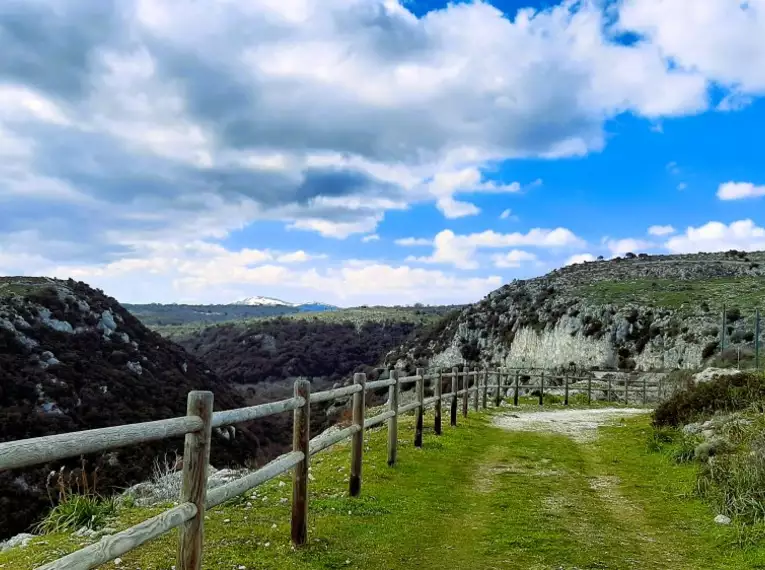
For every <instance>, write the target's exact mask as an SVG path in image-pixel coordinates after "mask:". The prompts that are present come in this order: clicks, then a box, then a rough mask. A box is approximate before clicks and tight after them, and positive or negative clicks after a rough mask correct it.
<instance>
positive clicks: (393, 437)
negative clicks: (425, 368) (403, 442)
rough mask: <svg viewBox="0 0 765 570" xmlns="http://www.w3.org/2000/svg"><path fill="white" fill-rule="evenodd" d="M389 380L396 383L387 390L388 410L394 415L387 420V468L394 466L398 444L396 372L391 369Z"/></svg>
mask: <svg viewBox="0 0 765 570" xmlns="http://www.w3.org/2000/svg"><path fill="white" fill-rule="evenodd" d="M389 378H390V379H391V380H395V381H396V383H395V384H393V385H391V386H390V387H389V388H388V410H389V411H391V412H395V413H396V415H395V416H393V417H392V418H390V419H389V420H388V466H389V467H392V466H394V465H395V464H396V448H397V445H396V444H397V443H398V394H399V384H398V370H394V369H392V368H391V370H390V372H389Z"/></svg>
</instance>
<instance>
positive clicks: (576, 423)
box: [494, 408, 650, 442]
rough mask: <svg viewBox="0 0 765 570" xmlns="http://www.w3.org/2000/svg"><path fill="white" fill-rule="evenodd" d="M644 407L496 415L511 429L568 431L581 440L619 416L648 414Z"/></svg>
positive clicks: (590, 437) (496, 420) (498, 421)
mask: <svg viewBox="0 0 765 570" xmlns="http://www.w3.org/2000/svg"><path fill="white" fill-rule="evenodd" d="M649 411H650V410H646V409H644V408H642V409H641V408H598V409H593V410H557V411H553V412H517V413H515V412H513V413H507V414H502V415H499V416H496V417H495V418H494V425H496V426H497V427H501V428H504V429H508V430H512V431H537V432H550V433H558V434H561V435H567V436H569V437H571V438H572V439H574V440H575V441H578V442H587V441H592V440H594V439H595V438H596V437H597V432H598V427H599V426H602V425H608V424H613V423H615V422H617V421H618V420H619V419H620V418H623V417H627V416H634V415H639V414H647V413H649Z"/></svg>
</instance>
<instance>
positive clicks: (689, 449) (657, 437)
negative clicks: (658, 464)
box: [646, 426, 703, 463]
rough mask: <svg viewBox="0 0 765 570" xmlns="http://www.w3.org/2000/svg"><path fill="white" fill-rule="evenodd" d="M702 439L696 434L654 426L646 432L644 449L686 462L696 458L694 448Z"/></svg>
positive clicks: (678, 461)
mask: <svg viewBox="0 0 765 570" xmlns="http://www.w3.org/2000/svg"><path fill="white" fill-rule="evenodd" d="M702 441H703V438H702V437H701V436H699V435H697V434H688V433H683V432H682V431H680V430H679V429H677V428H671V427H666V426H660V427H654V428H653V429H652V430H651V433H649V434H648V438H647V440H646V449H647V450H648V451H650V452H652V453H661V454H663V455H666V456H667V457H669V458H670V459H672V460H673V461H675V462H676V463H687V462H690V461H693V460H694V459H695V458H696V456H695V453H696V448H697V447H698V445H699V444H700V443H701V442H702Z"/></svg>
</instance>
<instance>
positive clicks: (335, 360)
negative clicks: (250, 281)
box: [156, 306, 455, 398]
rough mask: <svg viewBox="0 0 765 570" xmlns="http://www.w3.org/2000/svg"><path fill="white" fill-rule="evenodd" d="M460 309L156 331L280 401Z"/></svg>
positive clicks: (339, 313) (363, 367)
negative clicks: (298, 385)
mask: <svg viewBox="0 0 765 570" xmlns="http://www.w3.org/2000/svg"><path fill="white" fill-rule="evenodd" d="M454 309H455V308H454V307H449V306H442V307H424V306H423V307H365V308H361V307H359V308H354V309H338V310H335V311H327V312H314V313H292V314H287V315H282V316H280V317H276V318H258V319H248V320H243V321H239V322H231V323H218V324H213V325H209V324H201V323H190V324H186V325H179V326H165V327H156V330H157V331H158V332H160V333H161V334H162V335H164V336H165V337H167V338H168V339H171V340H173V341H175V342H177V343H179V344H180V345H181V346H183V347H184V348H186V349H187V350H188V351H189V352H191V353H192V354H194V355H196V356H197V357H199V358H201V359H203V360H204V361H205V362H206V363H207V364H208V365H209V366H210V367H211V368H212V369H213V370H215V371H216V373H217V374H219V375H220V376H221V377H224V378H226V379H229V380H232V381H233V382H236V383H238V384H241V385H242V386H244V387H246V390H247V393H248V394H249V395H251V396H257V397H262V398H265V397H266V396H268V397H281V396H284V395H285V394H287V393H288V392H289V391H290V390H291V389H292V387H291V385H292V382H293V381H294V380H295V379H296V378H299V377H304V378H309V379H310V380H311V381H312V382H313V384H314V387H313V389H314V390H316V389H321V388H322V387H324V386H328V385H331V384H333V383H335V382H342V381H344V380H347V379H348V378H349V377H350V376H351V375H352V374H353V373H354V372H359V371H363V372H367V373H369V374H370V375H371V374H375V373H376V372H375V371H374V368H373V367H374V366H375V365H377V364H378V363H380V362H381V361H382V360H383V359H384V358H385V356H386V355H387V354H388V353H390V352H391V351H394V350H396V349H398V348H399V347H400V346H401V345H402V344H404V343H406V342H408V341H410V340H411V339H413V338H415V337H416V336H417V335H418V334H422V333H423V331H427V330H429V329H430V328H431V327H434V326H437V323H438V322H439V321H440V320H441V318H442V317H443V315H446V314H448V313H449V312H450V311H453V310H454Z"/></svg>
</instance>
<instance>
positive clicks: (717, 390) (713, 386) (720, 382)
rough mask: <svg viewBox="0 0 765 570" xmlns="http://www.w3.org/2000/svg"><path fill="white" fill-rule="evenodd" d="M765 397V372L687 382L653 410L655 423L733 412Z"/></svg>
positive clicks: (668, 423) (677, 422)
mask: <svg viewBox="0 0 765 570" xmlns="http://www.w3.org/2000/svg"><path fill="white" fill-rule="evenodd" d="M762 401H765V376H763V375H762V374H751V373H741V374H731V375H724V376H718V377H717V378H715V379H714V380H712V381H710V382H700V383H698V384H696V383H694V382H692V381H691V380H690V379H689V380H688V381H687V383H686V385H685V386H684V387H682V389H679V390H677V391H675V393H674V394H673V395H672V396H671V397H670V398H668V399H667V400H666V401H664V402H662V404H661V405H659V406H658V407H657V408H656V411H655V412H654V421H655V423H656V425H657V426H681V425H683V424H687V423H690V422H691V421H694V420H695V419H697V418H703V417H708V416H711V415H712V414H714V413H716V412H733V411H737V410H743V409H746V408H748V407H749V406H750V405H751V404H752V403H753V402H762Z"/></svg>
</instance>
